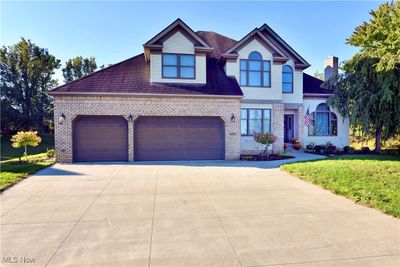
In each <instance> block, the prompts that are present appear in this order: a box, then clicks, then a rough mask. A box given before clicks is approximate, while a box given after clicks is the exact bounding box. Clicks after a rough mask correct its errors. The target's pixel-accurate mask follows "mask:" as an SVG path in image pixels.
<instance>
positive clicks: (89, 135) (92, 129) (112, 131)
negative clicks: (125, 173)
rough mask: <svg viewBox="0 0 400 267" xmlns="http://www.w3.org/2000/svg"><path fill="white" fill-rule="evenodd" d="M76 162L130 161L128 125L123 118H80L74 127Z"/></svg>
mask: <svg viewBox="0 0 400 267" xmlns="http://www.w3.org/2000/svg"><path fill="white" fill-rule="evenodd" d="M73 157H74V161H128V124H127V121H126V120H125V119H124V118H123V117H121V116H80V117H78V118H77V119H76V120H75V121H74V125H73Z"/></svg>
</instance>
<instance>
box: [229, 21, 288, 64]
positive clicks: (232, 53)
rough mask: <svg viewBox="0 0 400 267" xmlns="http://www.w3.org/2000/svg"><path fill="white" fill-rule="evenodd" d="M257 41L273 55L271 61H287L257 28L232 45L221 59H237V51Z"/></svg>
mask: <svg viewBox="0 0 400 267" xmlns="http://www.w3.org/2000/svg"><path fill="white" fill-rule="evenodd" d="M254 39H257V40H259V41H260V42H261V43H262V44H264V45H265V46H267V48H268V49H269V50H271V51H272V54H273V59H274V61H275V62H283V63H284V62H286V61H288V60H289V58H288V56H287V55H286V54H285V53H284V52H283V51H282V50H281V49H280V48H279V47H278V46H276V45H275V44H274V43H273V42H271V41H270V40H269V39H268V38H267V37H266V36H265V35H264V34H263V33H262V32H261V31H260V30H259V29H258V28H255V29H254V30H252V31H251V32H250V33H249V34H247V35H246V36H245V37H243V38H242V39H241V40H240V41H239V42H237V43H236V44H235V45H233V46H232V47H231V48H229V49H228V50H226V51H225V52H224V53H223V54H222V58H237V57H238V53H237V51H238V50H239V49H240V48H241V47H243V46H245V45H246V44H247V43H249V42H250V41H252V40H254Z"/></svg>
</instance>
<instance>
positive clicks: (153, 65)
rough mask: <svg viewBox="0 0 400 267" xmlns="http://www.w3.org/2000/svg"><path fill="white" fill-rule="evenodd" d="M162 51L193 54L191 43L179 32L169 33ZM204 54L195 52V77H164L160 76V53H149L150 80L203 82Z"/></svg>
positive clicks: (204, 70) (160, 81) (204, 78)
mask: <svg viewBox="0 0 400 267" xmlns="http://www.w3.org/2000/svg"><path fill="white" fill-rule="evenodd" d="M162 52H163V53H174V54H195V52H194V45H193V43H192V42H191V41H190V40H189V39H187V38H186V37H185V36H184V35H183V34H182V33H181V32H179V31H178V32H176V33H174V34H173V35H171V36H170V37H169V38H168V39H167V40H165V41H164V43H163V50H162ZM206 73H207V72H206V55H205V53H196V56H195V79H164V78H162V55H161V53H151V55H150V81H151V82H159V83H163V82H164V83H198V84H205V83H206V81H207V74H206Z"/></svg>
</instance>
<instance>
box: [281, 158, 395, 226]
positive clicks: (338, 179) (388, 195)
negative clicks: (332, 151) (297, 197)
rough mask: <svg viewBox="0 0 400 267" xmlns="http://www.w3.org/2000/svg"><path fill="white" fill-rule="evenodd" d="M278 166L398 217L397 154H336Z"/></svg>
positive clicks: (301, 177) (336, 192)
mask: <svg viewBox="0 0 400 267" xmlns="http://www.w3.org/2000/svg"><path fill="white" fill-rule="evenodd" d="M281 169H282V170H284V171H287V172H289V173H290V174H293V175H295V176H297V177H299V178H300V179H303V180H305V181H308V182H312V183H314V184H317V185H319V186H322V187H323V188H325V189H328V190H330V191H332V192H334V193H335V194H339V195H342V196H345V197H347V198H350V199H352V200H354V201H355V202H358V203H360V204H365V205H367V206H369V207H373V208H377V209H379V210H381V211H382V212H384V213H386V214H389V215H392V216H395V217H397V218H400V156H390V155H349V156H338V157H333V158H329V159H324V160H317V161H310V162H297V163H290V164H285V165H283V166H281Z"/></svg>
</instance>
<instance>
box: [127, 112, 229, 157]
mask: <svg viewBox="0 0 400 267" xmlns="http://www.w3.org/2000/svg"><path fill="white" fill-rule="evenodd" d="M134 128H135V129H134V130H135V133H134V135H135V160H205V159H209V160H217V159H224V158H225V156H224V155H225V137H224V136H225V133H224V123H223V121H222V120H221V119H220V118H215V117H140V118H139V119H137V120H136V121H135V127H134Z"/></svg>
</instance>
